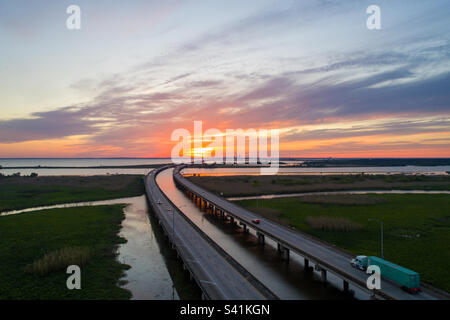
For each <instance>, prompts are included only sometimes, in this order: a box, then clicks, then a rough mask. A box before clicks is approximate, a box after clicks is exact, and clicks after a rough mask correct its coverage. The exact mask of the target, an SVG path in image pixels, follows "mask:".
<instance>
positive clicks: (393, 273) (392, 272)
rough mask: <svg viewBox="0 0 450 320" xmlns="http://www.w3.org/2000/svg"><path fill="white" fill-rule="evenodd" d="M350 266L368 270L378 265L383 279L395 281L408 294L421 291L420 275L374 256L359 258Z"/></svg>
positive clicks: (353, 260)
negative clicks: (369, 267)
mask: <svg viewBox="0 0 450 320" xmlns="http://www.w3.org/2000/svg"><path fill="white" fill-rule="evenodd" d="M350 264H351V265H352V266H353V267H355V268H358V269H361V270H367V267H368V266H371V265H376V266H378V267H379V268H380V272H381V277H383V278H386V279H389V280H392V281H394V282H395V283H397V284H399V285H401V286H402V288H403V289H404V290H406V291H408V292H411V293H415V292H418V291H420V275H419V274H418V273H417V272H415V271H412V270H409V269H406V268H404V267H402V266H399V265H396V264H395V263H392V262H389V261H386V260H384V259H381V258H378V257H374V256H370V257H367V256H357V257H356V258H355V259H352V260H351V261H350Z"/></svg>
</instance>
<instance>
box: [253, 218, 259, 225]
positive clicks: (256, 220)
mask: <svg viewBox="0 0 450 320" xmlns="http://www.w3.org/2000/svg"><path fill="white" fill-rule="evenodd" d="M252 222H253V223H256V224H259V223H260V222H261V221H260V220H259V219H253V220H252Z"/></svg>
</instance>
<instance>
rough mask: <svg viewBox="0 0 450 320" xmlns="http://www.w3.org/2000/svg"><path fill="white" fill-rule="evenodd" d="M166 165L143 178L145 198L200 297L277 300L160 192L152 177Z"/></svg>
mask: <svg viewBox="0 0 450 320" xmlns="http://www.w3.org/2000/svg"><path fill="white" fill-rule="evenodd" d="M168 168H170V166H166V167H163V168H160V169H156V170H153V171H152V172H151V173H150V174H149V175H148V176H147V177H146V178H145V189H146V195H147V199H148V202H149V204H150V206H151V208H152V209H153V212H154V213H155V214H156V217H157V218H158V220H159V223H160V224H161V226H162V227H163V229H164V231H165V233H166V234H167V236H168V237H169V240H170V241H171V243H172V246H173V247H174V248H175V249H176V250H177V253H178V255H179V256H180V258H181V259H182V260H183V263H184V266H185V268H186V269H188V270H189V272H190V274H191V276H192V277H193V278H194V279H195V281H196V282H197V284H198V286H199V287H200V289H201V290H202V292H203V297H204V298H206V299H213V300H264V299H277V297H276V296H275V295H274V294H273V293H272V292H271V291H270V290H269V289H267V288H266V287H265V286H264V285H263V284H262V283H260V282H259V281H258V280H257V279H256V278H254V277H253V276H252V275H251V274H250V273H249V272H248V271H246V270H245V269H244V268H243V267H242V266H241V265H239V264H238V263H237V262H236V261H235V260H234V259H233V258H231V257H230V256H229V255H228V254H227V253H226V252H225V251H223V250H222V249H221V248H220V247H219V246H218V245H217V244H215V243H214V242H213V241H212V240H211V239H210V238H209V237H208V236H207V235H206V234H204V233H203V232H202V231H201V230H200V229H198V227H196V226H195V225H194V224H193V223H192V222H191V221H190V220H189V219H187V218H186V216H185V215H184V214H183V213H182V212H181V211H180V210H178V208H176V206H175V205H174V204H173V203H172V202H171V201H170V200H169V199H168V198H167V197H166V196H165V195H164V193H163V192H162V191H161V189H160V188H159V186H158V185H157V183H156V180H155V178H156V176H157V175H158V173H160V172H161V171H163V170H165V169H168Z"/></svg>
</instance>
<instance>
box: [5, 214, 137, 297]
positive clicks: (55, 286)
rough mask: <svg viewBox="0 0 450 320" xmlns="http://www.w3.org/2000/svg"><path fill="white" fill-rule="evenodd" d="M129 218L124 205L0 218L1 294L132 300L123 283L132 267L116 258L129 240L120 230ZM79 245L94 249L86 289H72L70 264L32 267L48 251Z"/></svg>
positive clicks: (83, 272) (83, 279) (86, 269)
mask: <svg viewBox="0 0 450 320" xmlns="http://www.w3.org/2000/svg"><path fill="white" fill-rule="evenodd" d="M123 219H124V213H123V206H122V205H114V206H99V207H77V208H67V209H54V210H45V211H40V212H34V213H24V214H18V215H11V216H4V217H0V279H1V280H0V299H129V298H130V297H131V294H130V292H129V291H127V290H125V289H122V288H120V287H119V286H118V281H119V279H120V278H121V277H122V275H123V272H124V270H125V269H127V268H128V266H127V265H124V264H121V263H119V262H118V261H116V248H117V245H119V244H120V243H123V242H124V241H125V240H124V239H123V238H120V237H119V236H118V235H117V234H118V232H119V230H120V223H121V221H122V220H123ZM74 247H75V248H84V249H86V250H88V252H89V257H88V258H87V261H86V263H85V264H84V265H83V266H81V290H68V289H67V287H66V280H67V277H68V276H69V275H68V274H66V273H65V271H66V270H65V268H64V269H59V270H52V271H51V272H50V273H48V274H47V275H45V276H40V275H38V274H35V273H30V272H27V271H29V269H30V268H29V266H30V265H31V264H32V263H33V262H39V261H42V260H43V259H42V258H43V257H44V256H45V255H46V254H49V253H55V252H61V250H63V249H65V248H74ZM58 250H59V251H58ZM70 251H71V250H69V252H70Z"/></svg>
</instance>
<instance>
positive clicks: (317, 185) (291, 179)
mask: <svg viewBox="0 0 450 320" xmlns="http://www.w3.org/2000/svg"><path fill="white" fill-rule="evenodd" d="M188 179H189V180H191V181H192V182H193V183H195V184H197V185H199V186H201V187H203V188H205V189H208V190H210V191H212V192H215V193H217V194H219V193H223V195H224V196H225V197H238V196H253V195H255V196H257V195H262V194H285V193H302V192H318V191H342V190H394V189H396V190H399V189H400V190H450V175H435V176H426V175H403V174H393V175H384V174H378V175H372V174H353V175H346V174H334V175H318V174H314V175H280V176H268V175H267V176H265V175H260V176H257V175H255V176H196V177H193V176H190V177H188Z"/></svg>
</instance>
